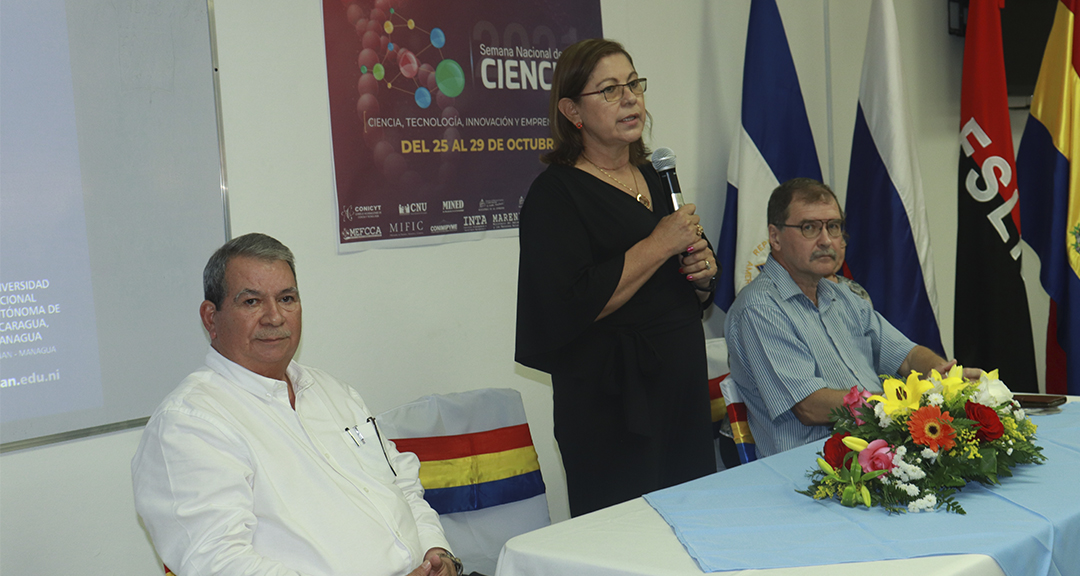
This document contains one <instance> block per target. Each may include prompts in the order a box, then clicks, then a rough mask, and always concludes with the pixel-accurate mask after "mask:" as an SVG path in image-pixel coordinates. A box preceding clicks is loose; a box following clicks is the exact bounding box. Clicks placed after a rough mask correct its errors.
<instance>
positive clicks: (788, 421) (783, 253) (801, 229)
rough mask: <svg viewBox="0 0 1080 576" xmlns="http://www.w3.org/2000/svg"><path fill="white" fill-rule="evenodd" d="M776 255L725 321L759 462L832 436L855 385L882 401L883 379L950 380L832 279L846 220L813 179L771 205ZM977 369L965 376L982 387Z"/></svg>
mask: <svg viewBox="0 0 1080 576" xmlns="http://www.w3.org/2000/svg"><path fill="white" fill-rule="evenodd" d="M768 226H769V245H770V248H771V252H770V254H769V257H768V258H767V260H766V262H765V266H764V267H763V268H762V271H761V274H760V275H758V277H757V278H755V279H754V280H753V281H752V282H750V284H748V285H747V286H746V287H745V288H743V290H742V291H741V292H740V293H739V295H738V297H737V298H736V299H735V302H734V303H733V304H732V305H731V308H730V309H729V310H728V314H727V318H726V320H725V322H724V336H725V338H726V339H727V344H728V355H729V362H730V366H731V377H732V378H733V379H734V380H735V383H736V384H737V385H738V387H739V392H740V393H741V394H742V396H743V399H744V400H745V402H746V409H747V414H748V417H747V422H748V423H749V424H750V431H751V432H752V433H753V435H754V441H755V443H756V445H757V453H758V455H759V456H769V455H772V454H776V453H777V452H783V451H784V450H789V449H791V448H795V447H797V446H802V445H804V444H808V443H810V442H813V441H815V440H820V439H823V438H826V437H828V436H829V434H830V433H831V432H832V426H831V423H830V421H829V413H830V412H831V411H832V410H833V409H835V408H839V407H840V406H841V405H843V398H844V394H845V393H847V392H848V391H849V390H850V389H851V387H853V386H855V387H857V388H859V389H861V390H869V391H871V392H874V393H877V394H880V393H882V385H881V380H880V379H879V377H878V375H879V374H898V375H901V376H905V377H906V376H907V375H908V374H909V373H910V372H911V371H912V370H914V371H917V372H919V373H921V374H928V373H929V371H930V370H931V369H936V370H938V372H941V373H942V374H944V373H945V372H947V371H948V370H949V369H950V368H952V366H953V365H954V364H955V363H956V361H955V360H953V361H951V362H946V361H945V360H944V359H943V358H941V357H940V356H938V355H937V354H936V353H935V352H933V351H932V350H930V349H929V348H926V347H924V346H918V345H916V344H915V343H914V342H912V341H911V340H909V339H908V338H907V337H906V336H904V335H903V334H901V333H900V331H899V330H897V329H896V328H894V327H893V326H892V325H891V324H889V322H888V320H886V319H885V318H884V317H882V316H881V315H880V314H878V313H877V312H875V311H874V308H873V306H872V305H871V304H870V303H869V302H868V301H867V300H864V299H862V298H860V297H859V296H858V295H856V294H855V293H854V292H852V291H851V290H849V289H848V288H846V287H843V286H838V285H837V284H834V283H833V282H829V281H827V280H825V278H826V277H827V276H829V275H831V274H833V273H834V272H835V271H836V268H837V265H838V263H839V248H840V247H841V246H842V245H843V244H844V243H845V242H846V240H845V239H844V238H843V232H844V217H843V214H842V213H841V212H840V205H839V203H838V202H837V201H836V196H835V195H834V194H833V192H832V190H830V189H829V187H828V186H826V185H825V184H823V183H821V182H818V181H817V180H813V179H810V178H796V179H793V180H789V181H787V182H784V183H783V184H781V185H780V186H779V187H777V188H776V190H774V191H773V193H772V196H771V197H770V198H769V205H768ZM981 373H982V371H981V370H979V369H978V368H965V369H964V375H965V376H967V377H969V378H978V377H979V375H980V374H981Z"/></svg>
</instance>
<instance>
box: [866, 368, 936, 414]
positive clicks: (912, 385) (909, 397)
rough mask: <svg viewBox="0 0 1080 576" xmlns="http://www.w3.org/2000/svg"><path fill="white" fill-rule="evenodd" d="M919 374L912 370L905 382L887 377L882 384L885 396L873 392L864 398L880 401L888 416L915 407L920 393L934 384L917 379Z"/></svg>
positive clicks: (920, 395) (931, 387)
mask: <svg viewBox="0 0 1080 576" xmlns="http://www.w3.org/2000/svg"><path fill="white" fill-rule="evenodd" d="M919 376H922V374H920V373H918V372H916V371H914V370H912V371H911V374H908V377H907V382H906V383H905V382H901V381H899V380H897V379H895V378H889V379H888V380H886V381H885V384H884V387H885V397H882V396H880V395H877V394H875V395H873V396H871V397H869V398H867V399H866V400H867V401H870V400H877V401H878V402H881V406H882V408H883V409H884V410H885V413H886V414H889V415H890V416H891V415H892V414H894V413H896V412H901V411H903V412H907V411H910V410H913V409H917V408H918V407H919V399H920V398H922V395H923V394H925V393H926V392H927V391H928V390H931V389H933V388H934V385H933V384H931V383H930V382H928V381H926V380H919Z"/></svg>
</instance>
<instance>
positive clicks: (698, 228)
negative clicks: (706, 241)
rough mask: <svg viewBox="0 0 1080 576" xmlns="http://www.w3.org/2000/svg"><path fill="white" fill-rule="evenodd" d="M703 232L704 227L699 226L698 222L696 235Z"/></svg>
mask: <svg viewBox="0 0 1080 576" xmlns="http://www.w3.org/2000/svg"><path fill="white" fill-rule="evenodd" d="M704 233H705V229H704V228H702V227H701V224H698V225H697V235H698V236H701V235H702V234H704Z"/></svg>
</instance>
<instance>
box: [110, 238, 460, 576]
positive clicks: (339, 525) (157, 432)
mask: <svg viewBox="0 0 1080 576" xmlns="http://www.w3.org/2000/svg"><path fill="white" fill-rule="evenodd" d="M203 286H204V291H205V298H206V300H205V301H204V302H203V303H202V305H201V307H200V309H199V312H200V316H201V318H202V322H203V326H204V327H205V328H206V330H207V332H208V333H209V335H210V344H211V348H212V349H211V350H210V351H209V352H208V353H207V356H206V365H205V366H204V367H203V368H202V369H200V370H198V371H196V372H193V373H192V374H191V375H189V376H188V377H187V378H186V379H184V381H183V382H181V383H180V386H179V387H177V388H176V390H174V391H173V392H172V393H171V394H170V395H169V396H168V397H167V398H166V399H165V401H164V402H162V404H161V406H159V407H158V408H157V410H156V411H155V412H154V414H153V416H151V418H150V421H149V423H148V424H147V425H146V430H145V432H144V433H143V437H142V441H141V443H140V444H139V448H138V451H137V452H136V454H135V458H134V460H132V463H131V473H132V478H133V480H134V486H135V508H136V510H137V511H138V513H139V515H140V516H141V517H142V519H143V522H144V523H145V525H146V528H147V530H148V531H149V533H150V536H151V538H152V539H153V541H154V547H155V548H156V549H157V551H158V554H159V555H160V556H161V559H162V561H163V562H164V563H165V565H166V566H169V567H170V569H172V570H173V571H175V572H176V573H177V574H216V575H230V574H237V575H239V574H244V575H275V576H286V575H289V576H292V575H295V576H299V575H300V574H304V575H327V576H329V575H340V574H377V575H386V576H390V575H404V574H408V575H409V576H427V575H439V576H457V575H458V571H459V570H460V568H461V565H460V562H459V561H458V560H457V559H456V558H454V557H453V556H452V555H451V554H450V552H449V546H448V544H447V542H446V538H445V537H444V536H443V531H442V527H441V525H440V524H439V518H438V515H437V514H436V513H435V511H434V510H432V509H431V507H430V506H428V504H427V502H425V501H424V499H423V488H422V487H421V485H420V481H419V479H418V476H417V475H418V473H419V469H420V465H419V461H418V460H417V458H416V456H415V455H413V454H411V453H408V452H405V453H400V452H398V451H397V450H396V449H395V448H394V445H393V444H392V443H390V442H387V441H386V440H385V439H383V438H381V435H380V434H379V431H378V428H377V424H376V422H375V419H374V418H372V416H371V413H370V412H369V411H368V409H367V407H366V406H365V405H364V401H363V400H361V398H360V395H359V394H357V393H356V391H355V390H353V389H352V388H351V387H349V386H348V385H346V384H345V383H343V382H341V381H339V380H337V379H335V378H334V377H332V376H330V375H329V374H327V373H325V372H323V371H321V370H316V369H314V368H309V367H306V366H303V365H301V364H298V363H297V362H295V361H293V355H294V354H295V353H296V348H297V346H298V345H299V343H300V328H301V306H300V293H299V291H298V290H297V283H296V274H295V265H294V262H293V255H292V252H291V251H290V250H289V249H288V248H286V247H285V246H284V245H282V244H281V243H280V242H278V241H277V240H275V239H273V238H271V237H269V236H265V235H262V234H247V235H245V236H241V237H239V238H236V239H234V240H231V241H230V242H228V243H226V244H225V245H224V246H222V247H221V248H220V249H218V251H217V252H215V253H214V255H213V256H212V257H211V258H210V261H209V262H208V263H207V265H206V269H205V270H204V271H203Z"/></svg>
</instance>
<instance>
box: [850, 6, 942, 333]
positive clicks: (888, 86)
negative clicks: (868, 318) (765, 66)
mask: <svg viewBox="0 0 1080 576" xmlns="http://www.w3.org/2000/svg"><path fill="white" fill-rule="evenodd" d="M910 125H911V116H910V114H909V113H908V110H907V106H906V103H905V101H904V81H903V78H902V75H901V72H900V40H899V33H898V32H897V27H896V13H895V11H894V9H893V3H892V0H874V3H873V5H872V7H871V9H870V29H869V31H868V33H867V36H866V54H865V56H864V57H863V69H862V83H861V84H860V86H859V106H858V112H857V115H856V119H855V135H854V138H853V140H852V143H851V165H850V168H849V171H848V184H847V210H846V212H847V214H846V216H847V231H848V234H849V235H850V241H849V245H848V247H847V259H846V262H847V265H848V268H849V269H850V271H851V274H852V276H853V278H854V280H855V281H856V282H858V283H859V284H862V285H863V287H864V288H866V291H867V292H868V293H869V294H870V296H871V297H872V298H873V301H874V308H875V309H876V310H877V311H878V312H879V313H881V315H882V316H884V317H885V318H886V319H887V320H888V321H889V322H890V323H892V324H893V325H894V326H896V328H897V329H898V330H900V331H901V332H903V333H904V335H906V336H907V337H908V338H911V339H912V340H913V341H914V342H915V343H917V344H922V345H924V346H927V347H929V348H932V349H934V350H936V351H937V352H938V353H939V354H944V348H943V347H942V345H941V334H940V331H939V330H938V322H937V289H936V288H935V286H934V266H933V258H932V255H931V252H930V233H929V225H928V224H927V220H926V208H925V207H924V205H923V192H922V177H921V175H920V173H919V163H918V159H917V156H916V152H915V146H914V140H913V139H912V138H911V135H910V134H909V126H910Z"/></svg>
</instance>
